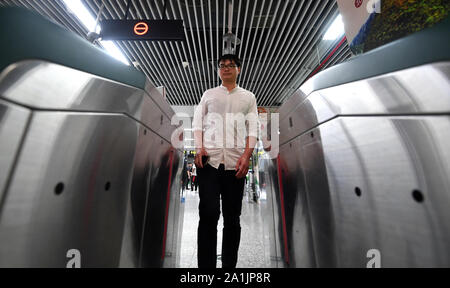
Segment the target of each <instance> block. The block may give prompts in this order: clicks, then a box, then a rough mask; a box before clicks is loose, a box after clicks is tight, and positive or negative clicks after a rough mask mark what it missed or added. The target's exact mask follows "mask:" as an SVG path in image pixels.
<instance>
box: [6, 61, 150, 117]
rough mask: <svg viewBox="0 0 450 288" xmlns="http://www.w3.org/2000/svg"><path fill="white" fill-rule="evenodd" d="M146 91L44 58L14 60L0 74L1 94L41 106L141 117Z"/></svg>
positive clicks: (42, 107)
mask: <svg viewBox="0 0 450 288" xmlns="http://www.w3.org/2000/svg"><path fill="white" fill-rule="evenodd" d="M69 79H70V81H69ZM143 94H144V91H143V90H140V89H137V88H135V87H131V86H127V85H123V84H121V83H118V82H114V81H111V80H108V79H105V78H101V77H98V76H95V75H92V74H89V73H86V72H82V71H79V70H75V69H72V68H69V67H65V66H61V65H58V64H54V63H50V62H46V61H41V60H27V61H21V62H18V63H15V64H12V65H10V66H9V67H7V68H6V69H5V70H3V71H2V72H1V74H0V95H1V97H3V98H5V99H7V100H10V101H13V102H15V103H18V104H21V105H24V106H27V107H31V108H38V109H47V110H73V111H89V112H106V113H124V114H127V115H129V116H131V117H133V118H135V119H138V116H139V115H140V114H139V113H140V109H141V104H142V96H143Z"/></svg>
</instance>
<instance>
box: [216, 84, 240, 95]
mask: <svg viewBox="0 0 450 288" xmlns="http://www.w3.org/2000/svg"><path fill="white" fill-rule="evenodd" d="M219 87H220V88H222V89H225V90H226V91H227V92H228V88H227V87H225V86H223V84H220V86H219ZM238 88H241V87H239V85H238V84H237V83H236V87H234V89H233V90H231V91H230V93H231V92H233V91H236V90H237V89H238Z"/></svg>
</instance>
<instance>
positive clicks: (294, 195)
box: [276, 139, 316, 267]
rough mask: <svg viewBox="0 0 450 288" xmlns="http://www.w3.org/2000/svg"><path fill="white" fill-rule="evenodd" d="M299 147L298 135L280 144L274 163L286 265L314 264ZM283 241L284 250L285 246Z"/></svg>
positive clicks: (302, 265) (301, 265) (303, 265)
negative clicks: (277, 174) (275, 165)
mask: <svg viewBox="0 0 450 288" xmlns="http://www.w3.org/2000/svg"><path fill="white" fill-rule="evenodd" d="M300 149H301V147H300V142H299V139H295V140H293V141H291V142H290V143H288V144H287V145H284V146H282V147H280V157H279V159H278V163H277V165H278V173H279V175H280V176H279V177H280V178H281V183H279V189H280V195H279V196H278V197H276V201H277V206H278V209H279V212H280V215H279V217H280V219H279V221H281V222H280V224H279V226H280V228H281V231H279V232H281V233H282V235H283V237H282V239H283V242H282V244H283V245H282V247H283V258H284V261H286V262H288V264H289V267H315V266H316V263H315V255H314V243H313V238H312V233H311V232H312V231H311V229H312V227H311V219H310V215H309V207H308V199H307V194H306V193H305V182H304V178H303V177H302V169H301V167H302V159H301V158H300V152H301V150H300ZM281 186H282V187H281ZM281 198H283V199H281ZM283 218H284V220H283ZM286 243H287V248H288V251H287V252H288V253H286V250H285V249H286V248H285V247H286ZM286 254H288V255H287V256H286Z"/></svg>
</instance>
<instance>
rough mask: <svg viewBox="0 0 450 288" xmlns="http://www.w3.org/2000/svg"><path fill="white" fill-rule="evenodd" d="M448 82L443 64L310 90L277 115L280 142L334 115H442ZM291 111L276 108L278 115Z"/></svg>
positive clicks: (448, 69)
mask: <svg viewBox="0 0 450 288" xmlns="http://www.w3.org/2000/svg"><path fill="white" fill-rule="evenodd" d="M449 79H450V63H448V62H444V63H436V64H431V65H424V66H420V67H415V68H410V69H406V70H403V71H398V72H394V73H390V74H387V75H383V76H378V77H374V78H371V79H367V80H361V81H357V82H353V83H348V84H343V85H340V86H336V87H332V88H327V89H324V90H319V91H314V92H313V93H311V94H310V95H308V97H307V98H306V100H304V101H301V104H300V105H299V106H297V108H296V109H295V110H293V111H292V112H290V113H288V114H287V115H283V114H282V115H280V143H286V142H287V141H289V140H290V139H293V138H294V137H297V136H298V135H300V134H302V133H304V132H306V131H307V130H309V129H311V128H313V127H315V126H317V125H318V124H320V123H323V122H325V121H328V120H330V119H332V118H333V117H336V116H343V115H374V114H376V115H386V114H389V115H390V114H395V115H397V114H402V115H403V114H423V113H446V112H448V111H450V101H449V99H448V93H449V92H448V91H450V81H449ZM299 95H301V93H299V92H297V93H296V94H294V95H293V97H294V98H302V97H303V96H299ZM291 102H295V101H294V100H291ZM297 102H300V101H297ZM291 110H292V108H289V109H288V107H286V108H285V107H284V105H283V106H282V107H280V113H283V112H282V111H287V112H288V111H291Z"/></svg>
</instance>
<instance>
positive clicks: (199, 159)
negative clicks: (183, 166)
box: [194, 148, 208, 168]
mask: <svg viewBox="0 0 450 288" xmlns="http://www.w3.org/2000/svg"><path fill="white" fill-rule="evenodd" d="M203 156H208V153H206V150H205V148H202V149H199V150H197V154H195V161H194V163H195V166H197V167H200V168H203V163H202V157H203Z"/></svg>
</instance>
